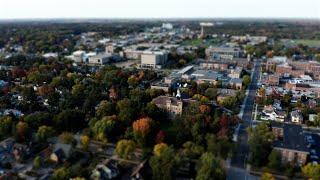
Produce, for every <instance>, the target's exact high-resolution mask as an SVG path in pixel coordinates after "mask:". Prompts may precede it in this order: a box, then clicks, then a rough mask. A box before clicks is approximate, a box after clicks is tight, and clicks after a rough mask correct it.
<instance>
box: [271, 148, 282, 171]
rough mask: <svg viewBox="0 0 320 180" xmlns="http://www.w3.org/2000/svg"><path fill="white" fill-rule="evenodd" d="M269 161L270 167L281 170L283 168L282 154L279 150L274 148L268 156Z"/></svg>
mask: <svg viewBox="0 0 320 180" xmlns="http://www.w3.org/2000/svg"><path fill="white" fill-rule="evenodd" d="M268 160H269V163H268V167H269V168H272V169H275V170H279V169H280V168H281V154H280V152H279V151H277V150H272V151H271V153H270V155H269V157H268Z"/></svg>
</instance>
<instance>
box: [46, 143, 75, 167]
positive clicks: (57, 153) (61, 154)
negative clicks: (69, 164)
mask: <svg viewBox="0 0 320 180" xmlns="http://www.w3.org/2000/svg"><path fill="white" fill-rule="evenodd" d="M72 151H73V149H72V145H70V144H63V143H57V144H55V145H54V148H53V151H52V154H51V155H50V159H51V160H52V161H53V162H56V163H58V162H64V161H65V160H67V159H68V158H70V156H71V154H72Z"/></svg>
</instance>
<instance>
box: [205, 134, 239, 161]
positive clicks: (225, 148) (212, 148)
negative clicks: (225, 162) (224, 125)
mask: <svg viewBox="0 0 320 180" xmlns="http://www.w3.org/2000/svg"><path fill="white" fill-rule="evenodd" d="M206 140H207V151H208V152H210V153H212V154H213V155H215V156H217V157H220V158H223V159H226V158H227V157H228V155H229V153H230V151H231V150H232V148H233V144H232V142H230V140H228V139H227V138H225V137H221V138H218V137H216V135H214V134H207V136H206Z"/></svg>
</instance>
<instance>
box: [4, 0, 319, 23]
mask: <svg viewBox="0 0 320 180" xmlns="http://www.w3.org/2000/svg"><path fill="white" fill-rule="evenodd" d="M0 3H1V5H0V19H30V18H31V19H34V18H37V19H38V18H40V19H46V18H50V19H52V18H312V19H320V0H24V1H22V0H0Z"/></svg>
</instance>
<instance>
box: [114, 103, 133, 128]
mask: <svg viewBox="0 0 320 180" xmlns="http://www.w3.org/2000/svg"><path fill="white" fill-rule="evenodd" d="M117 109H118V111H119V114H118V116H119V119H120V120H121V121H123V122H125V123H126V124H128V125H129V124H131V122H132V120H133V119H134V118H135V108H134V104H133V103H132V102H131V101H130V100H129V99H123V100H120V101H118V103H117Z"/></svg>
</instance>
